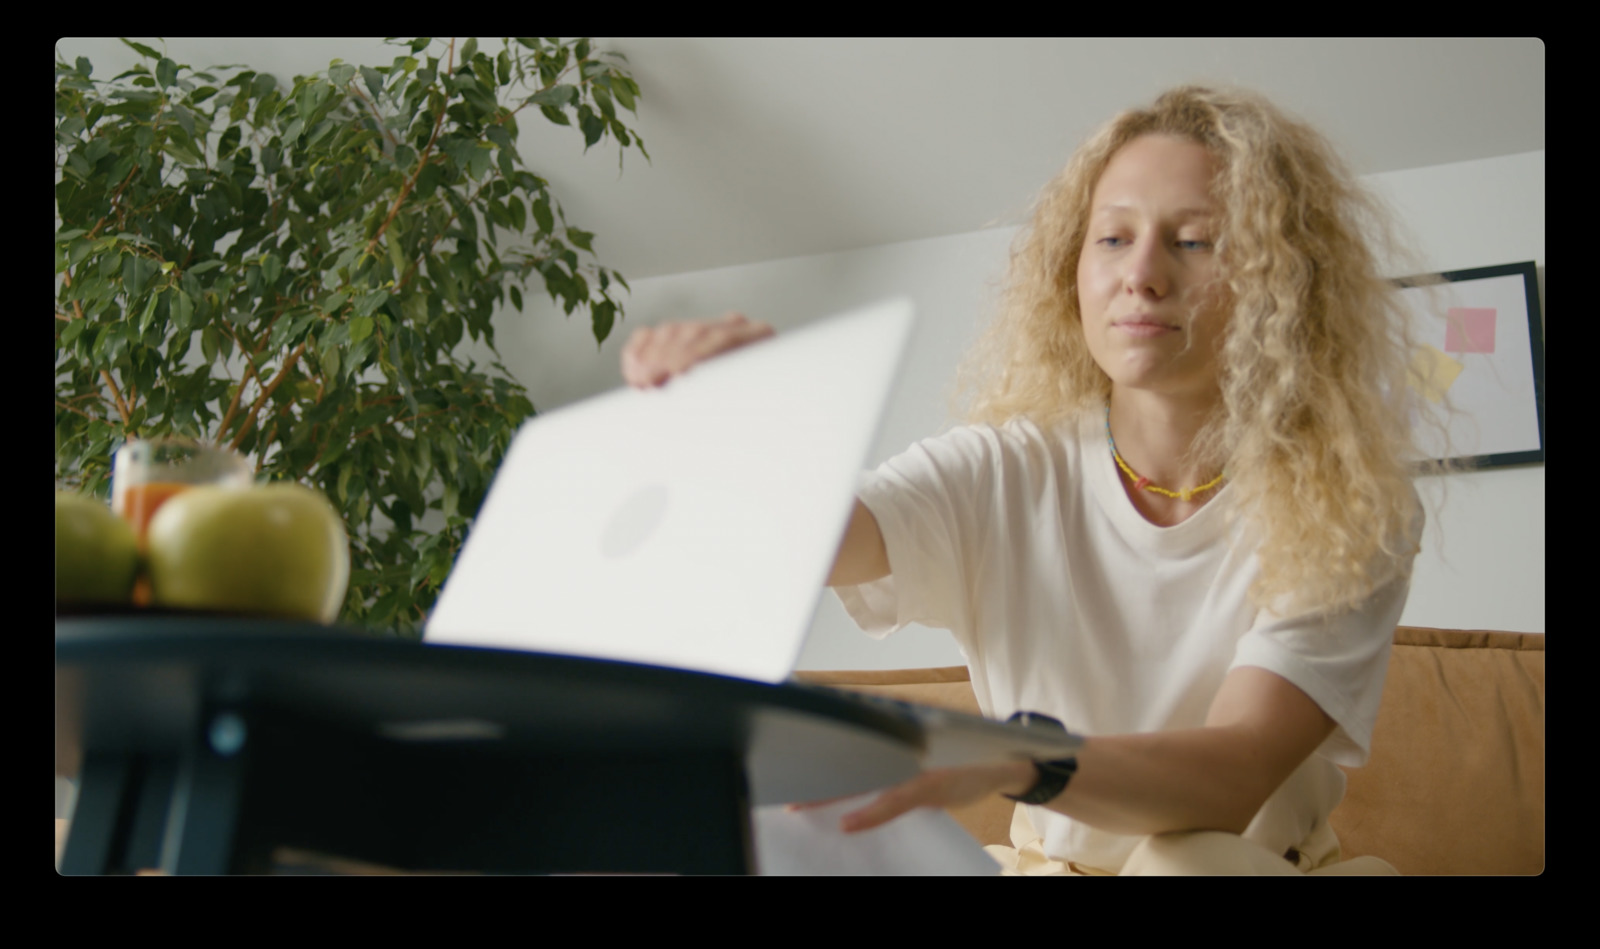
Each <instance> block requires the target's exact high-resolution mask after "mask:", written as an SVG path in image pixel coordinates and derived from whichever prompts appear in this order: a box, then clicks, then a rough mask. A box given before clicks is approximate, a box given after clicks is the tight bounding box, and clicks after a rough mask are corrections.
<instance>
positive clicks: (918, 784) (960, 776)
mask: <svg viewBox="0 0 1600 949" xmlns="http://www.w3.org/2000/svg"><path fill="white" fill-rule="evenodd" d="M1037 779H1038V772H1037V771H1035V770H1034V767H1033V762H1031V761H1008V762H1005V763H1002V764H994V765H970V766H968V767H964V768H939V769H936V770H932V771H924V772H922V773H921V774H919V775H917V776H916V777H914V778H912V779H911V780H909V781H905V782H903V783H901V784H897V785H895V786H894V787H892V788H889V789H888V790H887V791H884V792H883V793H882V794H879V795H878V796H877V797H876V798H874V799H873V801H872V803H870V804H868V805H867V806H866V807H862V808H858V809H856V810H853V811H851V812H850V813H848V814H846V815H844V816H843V817H842V818H840V820H839V829H840V830H842V831H844V832H845V833H847V834H853V833H858V832H860V831H863V830H871V829H872V828H874V827H881V826H883V825H884V824H886V823H888V822H889V821H891V820H894V819H895V818H896V817H899V816H900V815H902V814H905V813H907V812H908V811H912V810H915V809H917V808H919V807H963V806H965V805H968V804H975V803H977V802H978V801H981V800H983V799H984V798H986V797H988V796H989V795H991V794H1023V793H1026V792H1027V790H1028V789H1029V788H1031V787H1033V783H1034V781H1035V780H1037ZM824 803H829V802H816V803H813V804H810V805H805V804H802V805H799V806H800V807H818V806H821V805H822V804H824Z"/></svg>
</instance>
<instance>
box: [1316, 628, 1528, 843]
mask: <svg viewBox="0 0 1600 949" xmlns="http://www.w3.org/2000/svg"><path fill="white" fill-rule="evenodd" d="M1346 774H1347V776H1348V778H1349V784H1348V786H1347V787H1346V790H1345V797H1344V801H1343V802H1342V803H1341V804H1340V805H1339V808H1338V809H1337V810H1335V811H1334V813H1333V817H1332V819H1331V821H1330V822H1331V823H1332V824H1333V828H1334V831H1335V832H1336V833H1337V834H1338V835H1339V842H1340V846H1341V849H1342V850H1343V852H1344V854H1345V855H1346V856H1357V855H1361V854H1373V855H1375V856H1378V857H1382V858H1383V859H1385V860H1387V861H1389V862H1390V863H1392V864H1394V866H1395V868H1396V869H1398V870H1399V871H1400V872H1401V873H1406V874H1454V873H1463V874H1532V873H1540V872H1542V871H1543V870H1544V636H1543V635H1542V634H1538V633H1507V632H1491V631H1486V630H1446V629H1428V628H1421V627H1406V626H1402V627H1400V628H1399V629H1397V630H1395V639H1394V652H1393V655H1392V657H1391V658H1390V660H1389V678H1388V681H1387V682H1386V683H1385V684H1384V690H1383V704H1382V705H1381V706H1380V708H1379V712H1378V723H1377V726H1376V728H1375V729H1374V732H1373V738H1372V755H1371V757H1370V758H1369V760H1368V761H1367V764H1366V766H1365V767H1362V768H1354V769H1348V770H1347V771H1346Z"/></svg>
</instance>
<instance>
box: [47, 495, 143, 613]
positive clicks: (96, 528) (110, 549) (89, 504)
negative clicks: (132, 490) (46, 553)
mask: <svg viewBox="0 0 1600 949" xmlns="http://www.w3.org/2000/svg"><path fill="white" fill-rule="evenodd" d="M138 575H139V542H138V540H137V539H135V537H134V534H133V528H132V527H131V526H129V525H128V522H127V521H124V520H123V519H122V518H120V517H118V516H117V515H115V514H113V513H111V508H109V507H107V506H106V504H105V502H104V501H97V500H95V499H94V498H91V497H86V496H84V495H81V494H73V493H72V492H70V491H57V492H56V602H58V603H127V602H129V601H130V600H131V599H132V596H133V581H134V579H135V578H137V577H138Z"/></svg>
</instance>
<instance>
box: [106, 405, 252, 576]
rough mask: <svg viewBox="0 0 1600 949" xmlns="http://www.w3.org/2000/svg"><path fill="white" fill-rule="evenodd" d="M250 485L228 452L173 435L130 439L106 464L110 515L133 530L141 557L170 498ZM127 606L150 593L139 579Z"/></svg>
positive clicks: (245, 466) (241, 464)
mask: <svg viewBox="0 0 1600 949" xmlns="http://www.w3.org/2000/svg"><path fill="white" fill-rule="evenodd" d="M254 480H255V474H254V472H253V471H251V469H250V463H249V462H248V461H246V460H245V458H244V456H243V455H240V454H239V453H238V452H236V451H233V450H232V449H228V448H221V447H218V446H215V445H207V444H204V443H203V442H199V441H196V440H194V439H192V438H181V437H176V436H174V437H169V438H152V439H143V438H139V439H130V440H129V441H128V442H126V443H125V444H124V445H123V446H122V447H121V448H119V449H117V453H116V456H115V457H114V458H113V460H112V466H111V510H113V511H115V512H116V513H117V514H118V515H119V516H120V517H122V519H123V520H126V521H127V522H128V523H129V524H131V525H132V526H133V532H134V534H135V535H136V536H137V537H138V539H139V550H140V552H141V553H143V552H144V545H145V532H146V530H147V529H148V528H149V526H150V519H151V518H152V517H154V516H155V513H156V511H157V510H159V509H160V507H161V505H162V504H164V503H166V501H167V500H168V499H169V498H171V497H172V496H173V495H176V494H178V493H179V492H181V491H184V490H186V489H188V488H192V487H194V486H195V485H197V484H235V485H248V484H250V483H251V482H252V481H254ZM133 601H134V603H135V604H136V605H138V606H147V605H149V602H150V588H149V584H148V583H147V582H146V581H145V580H144V579H143V578H140V580H139V582H138V584H137V585H136V586H135V588H134V591H133Z"/></svg>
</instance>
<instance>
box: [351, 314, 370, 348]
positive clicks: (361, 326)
mask: <svg viewBox="0 0 1600 949" xmlns="http://www.w3.org/2000/svg"><path fill="white" fill-rule="evenodd" d="M371 335H372V317H370V316H358V317H355V318H353V319H352V320H351V321H350V342H352V343H359V342H361V341H362V340H364V339H366V338H367V337H368V336H371Z"/></svg>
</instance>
